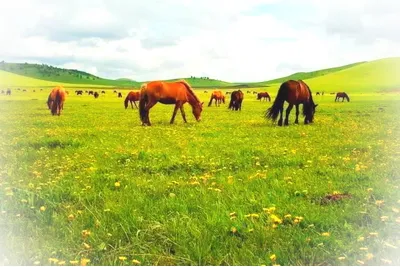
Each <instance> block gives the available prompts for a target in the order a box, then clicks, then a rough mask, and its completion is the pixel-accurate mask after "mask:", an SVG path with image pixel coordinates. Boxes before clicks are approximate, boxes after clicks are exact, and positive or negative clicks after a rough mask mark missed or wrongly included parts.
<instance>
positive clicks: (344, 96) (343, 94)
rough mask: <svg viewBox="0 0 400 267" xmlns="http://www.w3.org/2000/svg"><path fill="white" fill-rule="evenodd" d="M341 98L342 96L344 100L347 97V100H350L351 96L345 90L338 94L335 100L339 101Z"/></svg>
mask: <svg viewBox="0 0 400 267" xmlns="http://www.w3.org/2000/svg"><path fill="white" fill-rule="evenodd" d="M339 98H342V102H343V101H344V99H345V98H346V99H347V102H350V97H349V96H348V95H347V94H346V93H345V92H339V93H337V94H336V98H335V102H336V101H339Z"/></svg>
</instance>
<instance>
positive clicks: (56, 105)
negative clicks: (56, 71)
mask: <svg viewBox="0 0 400 267" xmlns="http://www.w3.org/2000/svg"><path fill="white" fill-rule="evenodd" d="M60 90H61V88H57V89H56V92H55V93H54V99H53V105H52V107H51V113H52V114H53V115H55V114H57V115H60V109H61V101H62V95H61V91H60Z"/></svg>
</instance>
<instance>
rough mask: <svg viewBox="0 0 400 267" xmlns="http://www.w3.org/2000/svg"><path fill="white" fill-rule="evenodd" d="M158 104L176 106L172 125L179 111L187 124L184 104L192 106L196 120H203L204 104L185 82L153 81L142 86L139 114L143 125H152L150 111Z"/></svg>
mask: <svg viewBox="0 0 400 267" xmlns="http://www.w3.org/2000/svg"><path fill="white" fill-rule="evenodd" d="M157 102H160V103H162V104H175V108H174V112H173V114H172V118H171V121H170V123H171V124H172V123H174V119H175V116H176V112H177V111H178V109H180V110H181V114H182V118H183V121H184V122H187V121H186V115H185V111H184V109H183V104H185V103H186V102H188V103H189V104H190V105H191V106H192V112H193V115H194V117H195V118H196V120H197V121H200V120H201V112H202V111H203V102H200V100H199V98H198V97H197V96H196V95H195V93H194V92H193V90H192V88H191V87H190V85H189V84H188V83H187V82H186V81H184V80H181V81H177V82H161V81H153V82H149V83H147V84H143V85H142V87H141V89H140V100H139V113H140V120H141V121H142V125H146V124H147V125H149V126H150V125H151V124H150V118H149V111H150V109H151V108H152V107H153V106H154V105H155V104H157Z"/></svg>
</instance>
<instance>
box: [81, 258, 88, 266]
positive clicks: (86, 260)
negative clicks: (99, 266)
mask: <svg viewBox="0 0 400 267" xmlns="http://www.w3.org/2000/svg"><path fill="white" fill-rule="evenodd" d="M89 262H90V260H89V259H86V258H82V259H81V266H86V265H87V264H88V263H89Z"/></svg>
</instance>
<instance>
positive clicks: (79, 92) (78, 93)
mask: <svg viewBox="0 0 400 267" xmlns="http://www.w3.org/2000/svg"><path fill="white" fill-rule="evenodd" d="M75 93H76V95H82V93H83V91H82V90H76V91H75Z"/></svg>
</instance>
